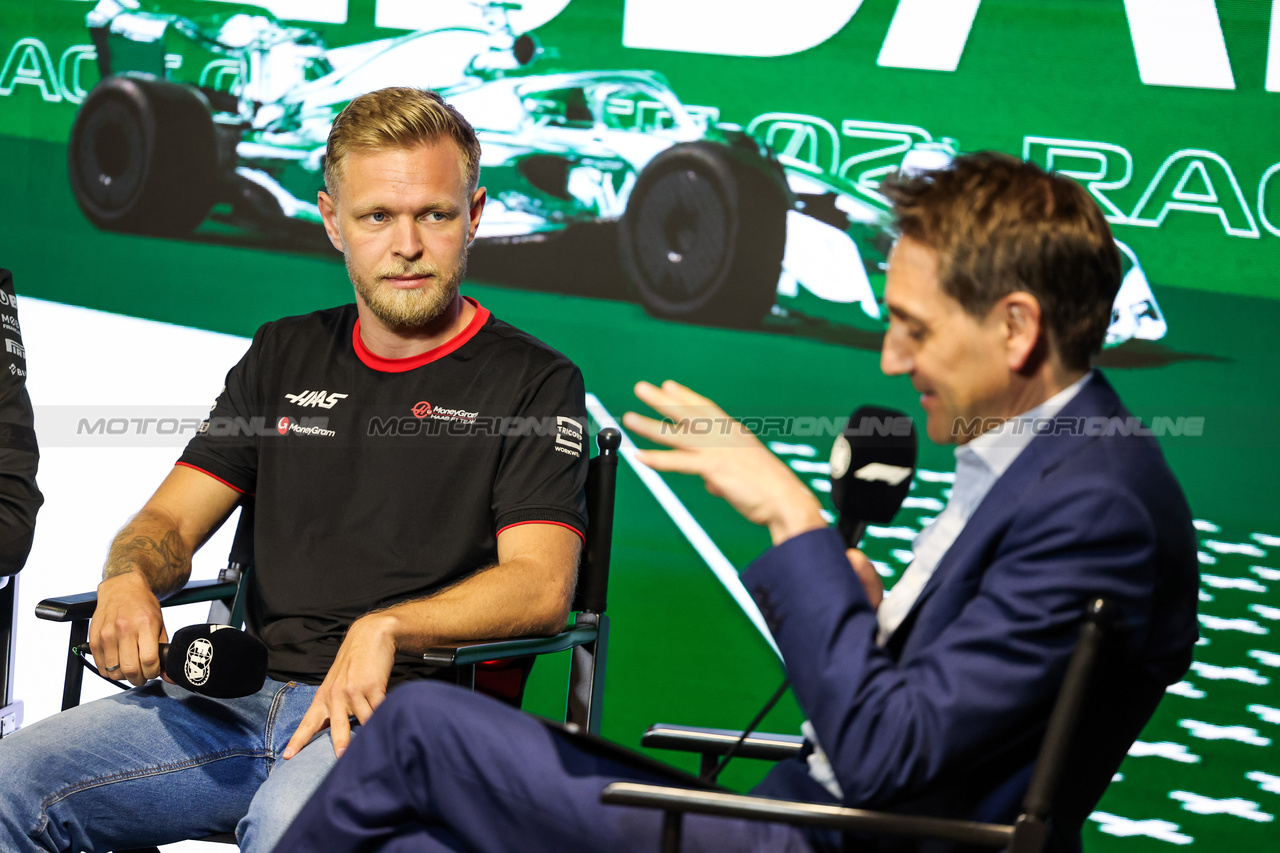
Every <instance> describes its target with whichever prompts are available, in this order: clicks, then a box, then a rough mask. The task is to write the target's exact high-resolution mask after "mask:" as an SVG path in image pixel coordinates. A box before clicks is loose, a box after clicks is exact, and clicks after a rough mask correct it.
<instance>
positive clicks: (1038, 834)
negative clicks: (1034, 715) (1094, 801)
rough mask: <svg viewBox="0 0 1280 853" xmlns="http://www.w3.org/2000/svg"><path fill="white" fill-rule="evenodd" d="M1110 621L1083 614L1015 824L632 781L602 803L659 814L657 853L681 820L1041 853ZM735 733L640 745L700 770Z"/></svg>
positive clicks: (666, 852)
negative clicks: (696, 757)
mask: <svg viewBox="0 0 1280 853" xmlns="http://www.w3.org/2000/svg"><path fill="white" fill-rule="evenodd" d="M1110 616H1111V605H1110V604H1109V603H1108V602H1107V601H1105V600H1104V599H1094V600H1093V601H1091V602H1089V604H1088V606H1087V607H1086V608H1085V614H1084V623H1083V625H1082V626H1081V629H1080V638H1079V640H1078V641H1077V642H1076V647H1075V650H1074V651H1073V653H1072V655H1071V660H1070V662H1069V663H1068V665H1067V672H1066V676H1065V677H1064V679H1063V683H1062V688H1061V690H1060V692H1059V693H1058V698H1057V701H1056V702H1055V703H1054V706H1053V711H1052V713H1051V714H1050V717H1049V723H1048V726H1047V727H1046V729H1045V734H1044V739H1043V740H1042V741H1041V745H1040V752H1039V754H1038V756H1037V758H1036V764H1035V769H1034V771H1033V773H1032V777H1031V782H1030V784H1029V785H1028V787H1027V792H1026V795H1025V796H1024V798H1023V804H1022V814H1021V815H1019V816H1018V818H1017V820H1016V821H1015V822H1014V823H1013V824H993V823H978V822H975V821H967V820H953V819H949V818H936V817H925V816H916V815H901V814H892V813H887V812H875V811H869V810H866V809H853V808H845V807H842V806H833V805H831V804H829V803H826V804H823V803H802V802H789V801H785V800H774V799H767V798H764V797H752V796H746V795H740V794H730V793H724V792H720V791H700V790H690V789H686V788H675V787H668V786H662V785H642V784H637V783H632V782H615V783H613V784H611V785H608V786H606V787H605V789H604V790H603V792H601V795H600V799H601V801H602V802H604V803H609V804H613V805H620V806H638V807H643V808H653V809H660V810H661V811H662V812H663V815H664V816H663V829H662V842H661V850H662V853H679V850H680V841H681V823H682V818H683V815H684V814H686V813H691V814H707V815H720V816H722V817H733V818H738V819H743V820H759V821H770V822H775V823H789V824H795V825H802V826H812V827H819V828H825V829H835V830H839V831H841V832H858V833H870V834H884V835H894V836H899V837H906V838H916V839H940V840H945V841H954V842H957V843H960V844H969V845H976V846H987V847H992V848H1003V849H1004V850H1006V851H1008V853H1039V851H1041V850H1043V849H1044V845H1045V841H1046V840H1047V839H1048V836H1049V831H1050V828H1051V821H1052V811H1053V804H1054V798H1055V794H1056V793H1057V788H1058V782H1059V780H1060V778H1061V775H1062V769H1063V764H1064V762H1065V758H1066V755H1067V750H1068V749H1070V747H1071V740H1072V735H1073V734H1074V732H1075V728H1076V723H1077V721H1078V719H1079V716H1080V709H1081V706H1082V705H1083V704H1084V700H1085V695H1086V692H1087V690H1088V686H1089V678H1090V675H1091V673H1092V671H1093V667H1094V662H1095V661H1096V659H1097V656H1098V650H1099V648H1100V647H1101V644H1102V641H1103V638H1104V635H1105V630H1106V627H1107V623H1108V621H1109V620H1110ZM740 734H741V733H740V732H731V731H726V730H724V729H695V728H691V727H680V726H669V725H655V726H653V727H651V728H650V729H649V731H648V732H647V733H646V734H645V736H644V738H643V740H642V742H643V743H644V745H645V746H656V747H660V748H668V749H682V750H686V751H694V752H700V753H702V762H703V767H704V769H705V768H706V767H707V766H708V762H709V761H713V760H714V756H718V755H722V754H724V753H725V752H726V751H727V750H728V749H729V748H730V746H731V745H732V744H733V743H734V741H736V740H737V739H738V737H739V736H740ZM802 745H803V739H802V738H797V737H794V736H789V735H782V736H779V735H752V736H750V737H748V738H747V740H746V741H745V742H744V743H743V746H742V747H741V748H740V749H738V751H737V753H736V754H738V755H742V756H746V757H749V758H765V759H773V760H777V759H780V758H785V757H788V756H791V755H794V754H796V753H797V752H799V750H800V748H801V746H802Z"/></svg>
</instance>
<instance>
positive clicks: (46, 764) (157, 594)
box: [0, 89, 587, 851]
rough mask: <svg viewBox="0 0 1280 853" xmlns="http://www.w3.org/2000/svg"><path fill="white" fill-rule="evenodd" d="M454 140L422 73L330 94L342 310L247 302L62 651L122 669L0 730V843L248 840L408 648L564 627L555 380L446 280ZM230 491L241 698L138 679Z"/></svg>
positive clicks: (459, 213) (563, 480)
mask: <svg viewBox="0 0 1280 853" xmlns="http://www.w3.org/2000/svg"><path fill="white" fill-rule="evenodd" d="M479 158H480V146H479V143H478V141H477V139H476V135H475V132H474V131H473V130H472V128H471V126H470V125H469V124H468V123H467V122H466V120H465V119H464V118H462V116H461V115H459V114H458V113H457V112H456V111H455V110H454V109H453V108H451V107H449V106H447V105H446V104H444V102H443V101H442V100H441V99H440V98H439V96H437V95H435V94H434V93H431V92H423V91H420V90H415V89H386V90H381V91H378V92H373V93H370V94H368V95H363V96H361V97H359V98H357V99H356V100H354V101H352V103H351V104H350V105H349V106H348V107H347V108H346V109H345V110H344V111H343V112H342V114H341V115H340V116H339V117H338V119H337V120H336V121H335V123H334V126H333V130H332V132H331V134H330V137H329V142H328V148H327V151H326V161H325V185H326V188H327V192H321V193H320V194H319V208H320V213H321V215H322V217H323V219H324V224H325V229H326V231H327V232H328V234H329V237H330V239H331V240H332V242H333V244H334V246H335V247H337V248H338V249H339V250H340V251H341V252H342V253H343V255H344V257H345V259H346V266H347V270H348V272H349V274H350V277H351V281H352V283H353V284H354V286H355V292H356V301H355V304H354V305H348V306H344V307H340V308H334V309H330V310H326V311H319V312H316V313H314V314H310V315H307V316H304V317H291V318H286V319H284V320H280V321H277V322H274V323H268V324H266V325H265V326H263V327H262V328H261V329H259V331H258V333H257V334H256V335H255V336H254V339H253V343H252V345H251V346H250V348H249V351H248V353H247V354H246V355H245V357H244V358H243V359H242V360H241V361H240V363H239V364H237V365H236V366H235V367H234V368H233V369H232V370H231V372H230V373H229V374H228V375H227V383H226V387H225V389H224V390H223V392H222V394H221V395H219V397H218V399H217V402H216V404H215V406H214V408H213V411H212V412H211V413H210V417H209V419H208V420H207V421H205V423H204V424H202V426H201V428H200V432H199V434H198V435H197V436H196V437H195V438H194V439H193V440H192V441H191V443H190V444H189V445H188V447H187V449H186V451H185V452H184V453H183V455H182V457H181V459H180V460H179V462H178V464H177V466H176V467H175V468H174V469H173V471H172V472H171V473H170V474H169V476H168V477H167V478H166V479H165V481H164V482H163V483H162V484H161V486H160V488H159V489H158V490H157V492H156V493H155V495H154V496H153V497H152V498H151V499H150V500H149V501H148V502H147V504H146V506H144V507H143V509H142V511H141V512H140V513H138V515H137V516H135V517H134V518H133V520H132V521H130V523H129V524H128V525H127V526H126V527H125V528H124V529H123V530H121V532H120V533H119V534H118V535H117V537H116V539H115V541H114V542H113V544H112V546H111V551H110V554H109V556H108V558H107V563H106V568H105V570H104V572H103V581H102V583H101V584H100V586H99V587H98V596H99V597H98V606H97V610H96V612H95V613H94V618H93V622H92V624H91V627H90V644H91V647H92V650H93V655H94V658H95V659H96V661H97V663H98V665H99V666H100V667H101V668H102V670H103V671H105V672H106V673H107V674H108V675H109V676H110V677H112V678H114V679H117V680H120V679H127V680H128V681H129V682H131V683H132V684H134V685H136V687H135V688H134V689H133V690H129V691H127V692H125V693H123V694H121V695H119V696H116V697H111V698H108V699H103V700H100V701H97V702H91V703H88V704H86V705H83V706H81V707H79V708H75V709H72V710H70V711H67V712H64V713H62V714H59V715H57V716H55V717H52V718H49V719H48V720H44V721H41V722H39V723H36V724H35V725H32V726H29V727H27V728H26V729H23V730H22V731H20V732H18V734H17V735H16V736H15V737H13V738H6V739H5V740H4V741H3V742H2V745H0V779H4V780H12V781H10V782H6V783H0V786H3V787H4V788H9V789H11V790H0V848H3V849H4V850H13V851H20V850H66V849H116V850H118V849H122V848H129V847H140V846H144V845H148V844H162V843H167V842H170V841H174V840H178V839H182V838H190V837H199V836H202V835H206V834H210V833H215V832H228V831H231V830H233V829H234V830H236V832H237V835H238V836H239V839H240V843H241V849H242V850H253V851H269V850H270V849H271V848H272V847H273V846H274V845H275V842H276V841H277V840H278V838H279V836H280V835H281V834H282V833H283V832H284V830H285V829H286V828H287V826H288V824H289V822H290V820H291V819H292V817H293V815H294V814H295V813H296V811H297V809H299V808H300V807H301V805H302V804H303V803H304V802H305V801H306V799H307V797H308V796H309V794H310V793H311V791H312V790H313V789H314V787H315V786H316V785H317V784H319V782H320V780H321V779H322V778H323V776H324V774H325V773H326V772H327V770H328V768H329V766H330V765H331V764H332V763H333V762H334V761H335V760H336V758H335V756H337V755H341V754H342V752H343V751H344V750H345V749H346V746H347V744H348V742H349V740H350V737H351V723H350V720H351V719H352V718H355V719H356V720H358V721H359V722H361V723H363V722H365V721H367V720H368V719H369V717H370V715H372V714H373V713H374V711H375V710H376V709H377V707H378V705H379V704H380V703H381V702H382V700H383V697H384V695H385V693H386V690H387V689H388V685H389V684H391V683H394V682H397V681H401V680H404V679H407V678H412V677H421V676H425V675H430V674H431V673H430V671H429V669H427V668H425V667H424V666H423V664H422V660H421V653H422V652H423V651H424V650H425V649H427V648H429V647H431V646H435V645H441V644H445V643H451V642H459V641H467V640H474V639H481V638H494V637H504V636H512V635H518V634H530V633H533V634H537V633H553V632H555V631H558V630H561V629H562V628H563V627H564V624H565V621H566V618H567V616H568V609H569V603H570V600H571V598H572V592H573V586H574V580H575V572H576V567H577V562H578V555H579V551H580V548H581V543H582V536H583V532H584V531H585V525H586V517H585V502H584V495H583V487H584V483H585V479H586V462H587V449H586V441H585V437H586V426H587V424H586V414H585V401H584V392H583V385H582V377H581V374H580V373H579V371H578V369H577V368H576V367H575V366H574V365H573V364H572V363H571V362H570V361H569V360H568V359H566V358H565V357H564V356H562V355H561V354H559V353H558V352H555V351H554V350H552V349H550V348H549V347H547V346H545V345H544V344H542V343H540V342H538V341H537V340H535V339H533V338H532V337H530V336H528V335H526V334H524V333H523V332H520V331H518V330H517V329H514V328H512V327H511V326H509V325H507V324H506V323H503V322H502V321H500V320H498V319H496V318H494V317H493V316H492V315H490V313H489V311H488V310H487V309H485V308H483V307H482V306H480V305H479V304H478V303H477V302H475V301H474V300H471V299H464V298H463V297H461V296H460V295H459V292H458V286H459V282H460V281H461V279H462V276H463V273H464V270H465V266H466V251H467V246H468V245H469V244H470V242H471V240H472V239H473V238H474V237H475V234H476V229H477V228H478V226H479V224H480V216H481V212H482V211H483V209H484V203H485V191H484V189H483V188H479V187H478V177H479ZM246 494H251V495H254V497H255V505H256V511H255V522H256V538H255V556H256V571H255V575H254V578H253V580H252V582H251V587H250V589H249V596H248V607H247V621H248V627H249V630H250V631H251V632H252V633H254V634H255V635H257V636H258V637H259V638H260V639H261V640H262V641H263V642H264V643H266V645H267V647H268V650H269V658H268V673H269V676H270V677H269V679H268V681H267V684H266V685H265V686H264V688H263V689H262V690H261V691H259V693H257V694H255V695H254V696H250V697H246V698H244V699H237V700H225V701H224V700H212V699H208V698H205V697H199V696H194V695H192V694H190V693H186V692H184V691H182V690H181V689H179V688H176V687H174V686H172V685H170V684H166V683H164V682H163V681H159V680H155V679H157V677H158V676H159V675H160V663H159V652H158V646H159V644H160V643H162V642H165V641H166V640H167V635H166V632H165V628H164V622H163V618H162V616H161V611H160V605H159V601H158V599H159V598H163V597H164V596H165V595H167V594H169V593H171V592H173V591H174V590H176V589H178V588H180V587H181V586H182V585H183V584H184V583H185V582H186V580H187V577H188V575H189V573H190V569H191V555H192V553H193V552H194V551H195V550H196V548H198V547H199V546H200V545H201V544H202V543H203V542H204V541H205V540H206V539H207V538H208V536H209V535H210V533H211V532H212V531H213V530H214V529H215V528H217V527H218V525H220V524H221V523H222V522H223V521H224V520H225V519H226V518H227V516H228V515H229V514H230V513H231V511H232V509H233V508H234V507H235V506H236V504H237V503H238V502H239V501H240V500H241V499H242V496H243V495H246Z"/></svg>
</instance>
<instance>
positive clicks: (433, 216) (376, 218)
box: [367, 210, 448, 224]
mask: <svg viewBox="0 0 1280 853" xmlns="http://www.w3.org/2000/svg"><path fill="white" fill-rule="evenodd" d="M423 217H424V218H425V219H427V220H428V221H429V222H443V221H445V220H446V219H447V218H448V217H447V216H445V215H444V214H443V213H441V212H440V211H438V210H436V211H432V212H431V213H427V214H424V215H423ZM367 218H368V220H369V221H370V222H376V223H379V224H381V223H383V222H390V221H391V217H390V215H388V214H386V213H383V212H382V211H380V210H375V211H374V212H373V213H370V214H368V216H367Z"/></svg>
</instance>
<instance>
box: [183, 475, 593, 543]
mask: <svg viewBox="0 0 1280 853" xmlns="http://www.w3.org/2000/svg"><path fill="white" fill-rule="evenodd" d="M173 464H174V467H177V466H178V465H181V466H182V467H183V468H190V469H191V470H192V471H199V472H200V473H201V474H207V475H208V476H210V477H212V478H213V479H215V480H217V481H218V482H219V483H221V484H222V485H224V486H226V487H227V488H228V489H232V490H234V491H237V492H239V493H240V494H242V495H251V494H253V493H252V492H246V491H245V490H244V489H240V488H237V487H235V486H233V485H231V484H230V483H228V482H227V481H226V480H224V479H222V478H221V477H219V476H218V475H217V474H210V473H209V472H208V471H206V470H204V469H203V468H201V467H200V466H199V465H192V464H191V463H190V462H175V463H173ZM578 535H579V536H581V535H582V534H581V533H579V534H578Z"/></svg>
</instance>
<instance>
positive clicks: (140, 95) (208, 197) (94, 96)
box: [67, 74, 218, 236]
mask: <svg viewBox="0 0 1280 853" xmlns="http://www.w3.org/2000/svg"><path fill="white" fill-rule="evenodd" d="M217 160H218V154H217V143H216V137H215V133H214V127H213V118H212V114H211V111H210V108H209V102H208V100H207V99H206V98H205V96H204V95H203V94H201V93H200V92H199V90H197V89H194V88H192V87H189V86H181V85H178V84H177V83H170V82H168V81H165V80H157V79H154V78H151V77H146V76H134V75H127V74H126V75H116V76H111V77H107V78H106V79H104V80H102V81H101V82H100V83H98V85H97V86H95V87H94V88H93V90H92V91H91V92H90V93H89V95H88V96H87V97H86V98H85V101H84V103H83V104H82V105H81V107H80V110H79V112H78V113H77V114H76V120H75V124H74V125H73V126H72V128H71V142H70V145H68V147H67V167H68V171H69V174H70V179H71V191H72V193H73V194H74V195H75V199H76V203H77V204H79V205H80V210H81V211H83V212H84V215H85V216H86V217H88V218H89V220H90V221H91V222H92V223H93V224H94V225H96V226H98V227H99V228H103V229H106V230H109V231H131V232H137V233H143V234H157V235H166V236H178V235H182V234H187V233H189V232H190V231H191V230H192V229H194V228H195V227H196V226H197V225H199V224H200V223H201V222H202V221H203V220H204V218H205V217H206V216H207V215H208V214H209V210H210V208H212V206H213V202H214V188H215V186H216V177H215V175H216V170H217Z"/></svg>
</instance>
